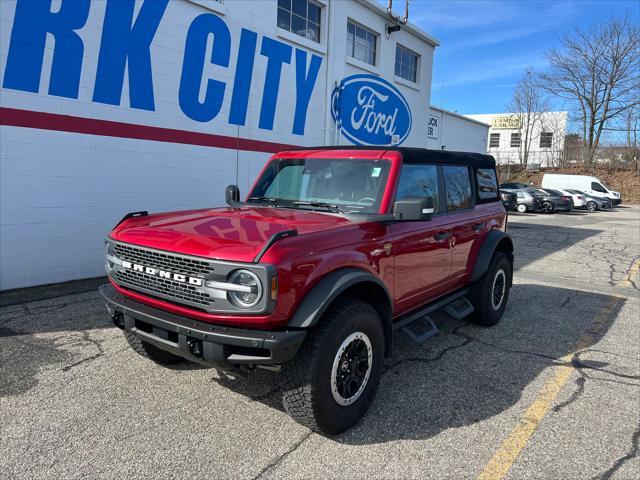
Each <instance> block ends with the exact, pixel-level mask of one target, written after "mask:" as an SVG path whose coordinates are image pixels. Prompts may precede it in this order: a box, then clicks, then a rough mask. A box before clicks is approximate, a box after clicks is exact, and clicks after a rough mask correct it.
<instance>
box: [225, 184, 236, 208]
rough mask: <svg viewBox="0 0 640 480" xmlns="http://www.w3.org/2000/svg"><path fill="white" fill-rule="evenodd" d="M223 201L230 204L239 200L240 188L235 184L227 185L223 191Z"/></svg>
mask: <svg viewBox="0 0 640 480" xmlns="http://www.w3.org/2000/svg"><path fill="white" fill-rule="evenodd" d="M224 201H225V202H226V203H227V205H230V206H233V205H234V204H236V203H238V202H240V189H239V188H238V186H237V185H228V186H227V188H226V189H225V191H224Z"/></svg>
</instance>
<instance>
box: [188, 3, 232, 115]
mask: <svg viewBox="0 0 640 480" xmlns="http://www.w3.org/2000/svg"><path fill="white" fill-rule="evenodd" d="M210 34H213V47H212V49H211V58H210V59H205V58H204V55H205V50H206V49H207V38H208V37H209V35H210ZM230 53H231V33H229V29H228V28H227V25H226V24H225V23H224V22H223V21H222V20H221V19H220V17H218V16H216V15H212V14H208V13H205V14H204V15H200V16H199V17H197V18H196V19H195V20H194V21H193V23H192V24H191V26H190V27H189V32H188V33H187V41H186V42H185V44H184V62H183V63H182V76H181V77H180V93H179V99H180V108H182V111H183V112H184V113H185V115H187V116H188V117H189V118H191V119H193V120H196V121H198V122H208V121H209V120H212V119H213V118H215V117H216V115H218V113H220V109H221V108H222V101H223V100H224V89H225V83H224V82H221V81H220V80H213V79H211V78H210V79H208V80H207V86H206V88H205V94H204V100H203V101H202V102H201V101H200V100H199V99H198V96H199V94H200V83H201V81H202V74H203V71H204V62H205V60H206V61H210V62H211V63H212V64H214V65H219V66H221V67H228V66H229V55H230Z"/></svg>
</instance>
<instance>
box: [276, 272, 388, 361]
mask: <svg viewBox="0 0 640 480" xmlns="http://www.w3.org/2000/svg"><path fill="white" fill-rule="evenodd" d="M364 283H369V284H374V285H376V286H377V287H380V288H381V289H382V291H384V293H385V296H386V298H383V299H378V300H383V301H384V300H386V302H387V304H386V306H387V308H386V310H387V311H388V315H380V317H381V319H382V326H383V328H384V334H385V350H386V352H387V353H388V352H390V351H391V338H392V332H393V329H392V324H391V311H392V308H393V307H392V305H393V304H392V300H391V298H392V297H391V294H390V293H389V289H388V288H387V286H386V285H385V284H384V282H383V281H382V280H380V279H379V278H377V277H376V276H374V275H372V274H371V273H369V272H367V271H365V270H360V269H358V268H341V269H339V270H335V271H333V272H331V273H329V274H327V275H326V276H325V277H323V278H322V279H321V280H320V281H319V282H318V283H317V284H316V285H315V286H314V287H313V288H312V289H311V291H310V292H309V293H307V295H306V296H305V297H304V299H303V300H302V302H300V305H298V308H297V309H296V311H295V313H294V314H293V316H292V317H291V320H289V322H288V323H287V327H288V328H310V327H313V326H314V325H316V324H317V323H318V322H319V321H320V319H321V318H322V315H323V314H324V313H325V311H326V310H327V308H329V306H330V305H331V304H332V303H333V302H334V301H335V300H336V299H337V298H338V297H339V296H340V295H341V294H342V293H344V292H345V291H346V290H347V289H349V288H351V287H354V286H356V285H357V284H364Z"/></svg>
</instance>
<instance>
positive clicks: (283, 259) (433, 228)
mask: <svg viewBox="0 0 640 480" xmlns="http://www.w3.org/2000/svg"><path fill="white" fill-rule="evenodd" d="M474 184H475V185H478V186H479V187H480V188H474ZM225 197H226V202H227V203H228V205H229V206H228V207H225V208H213V209H212V208H206V209H202V210H190V211H183V212H169V213H159V214H153V215H149V214H148V213H147V212H133V213H131V214H128V215H126V216H125V217H124V218H123V219H122V221H121V222H120V223H119V224H118V225H117V226H116V227H115V228H114V229H113V230H112V231H111V232H110V233H109V235H108V237H107V240H106V245H105V268H106V272H107V275H108V278H109V284H108V285H105V286H103V287H101V290H100V291H101V294H102V296H103V297H104V299H105V300H106V304H107V309H108V312H109V315H110V317H111V320H112V321H113V323H114V324H115V325H116V326H117V327H118V328H120V329H122V330H123V333H124V336H125V339H126V340H127V342H128V343H129V345H130V346H131V348H132V349H133V350H134V351H135V352H137V353H138V354H140V355H142V356H143V357H146V358H147V359H150V360H152V361H154V362H156V363H159V364H161V365H168V364H172V363H177V362H180V361H182V360H183V359H185V358H186V359H189V360H192V361H195V362H198V363H201V364H204V365H207V366H213V367H216V368H219V369H223V370H228V371H231V372H233V373H234V374H235V375H236V376H246V375H248V373H249V372H250V371H252V370H254V369H255V368H256V367H264V368H268V369H270V370H281V375H282V379H283V381H282V402H283V404H284V408H285V410H286V411H287V412H288V413H289V414H290V415H291V416H292V417H293V418H294V419H296V420H297V421H298V422H300V423H302V424H304V425H306V426H308V427H309V428H311V429H313V430H315V431H319V432H323V433H327V434H335V433H339V432H342V431H343V430H345V429H347V428H349V427H351V426H352V425H354V424H355V423H356V422H357V421H358V420H359V419H360V418H361V417H362V416H363V415H364V414H365V412H366V411H367V409H368V407H369V405H370V404H371V402H372V400H373V398H374V396H375V393H376V390H377V388H378V383H379V382H380V378H381V376H382V372H383V361H384V357H385V356H387V355H390V354H391V352H392V340H393V331H394V330H396V329H398V328H409V327H408V326H409V325H411V324H412V322H414V321H416V320H423V319H424V318H425V316H426V315H427V314H428V313H430V312H432V311H435V310H438V309H441V308H443V307H444V306H447V311H448V312H449V313H450V314H451V315H453V316H454V317H456V318H459V319H462V318H468V319H469V320H470V321H473V322H476V323H478V324H481V325H494V324H496V323H497V322H498V321H499V320H500V318H501V317H502V314H503V312H504V310H505V307H506V304H507V300H508V296H509V289H510V287H511V282H512V271H513V243H512V241H511V238H510V237H509V235H508V234H507V233H506V213H505V210H504V207H503V206H502V203H501V202H500V196H499V194H498V185H497V181H496V173H495V160H494V159H493V157H491V156H489V155H481V154H475V153H469V154H466V153H460V152H444V151H440V150H425V149H418V148H387V147H380V148H357V147H347V148H330V147H318V148H316V149H301V150H292V151H286V152H282V153H278V154H275V155H274V156H272V157H271V159H270V160H269V162H268V163H267V165H266V167H265V168H264V170H263V172H262V173H261V175H260V177H259V178H258V180H257V181H256V183H255V185H254V186H253V189H252V190H251V192H250V193H249V194H248V195H247V197H246V199H245V201H244V202H241V201H240V194H239V190H238V187H237V186H235V185H230V186H229V187H227V190H226V192H225ZM443 214H445V215H443ZM320 247H321V248H320ZM418 332H419V329H418ZM407 333H408V332H407ZM423 333H424V332H423ZM423 333H416V334H414V339H416V340H418V341H421V340H423V339H424V335H423ZM140 374H141V375H143V373H142V372H141V373H140ZM435 394H436V393H434V395H435Z"/></svg>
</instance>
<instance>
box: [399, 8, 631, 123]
mask: <svg viewBox="0 0 640 480" xmlns="http://www.w3.org/2000/svg"><path fill="white" fill-rule="evenodd" d="M403 8H404V1H403V0H395V1H394V10H395V11H397V12H400V11H402V9H403ZM625 12H628V13H629V14H630V15H631V16H632V17H633V18H634V19H635V20H636V21H639V18H640V0H601V1H600V0H593V1H592V0H547V1H538V0H535V1H534V0H493V1H484V0H413V1H412V2H411V4H410V7H409V20H410V21H411V22H412V23H414V24H416V25H418V26H419V27H420V28H422V29H423V30H425V31H426V32H427V33H429V34H431V35H432V36H434V37H436V38H437V39H438V40H439V41H440V44H441V46H440V47H438V48H436V53H435V59H434V66H433V68H434V73H433V84H432V88H431V104H432V105H436V106H440V107H444V108H446V109H449V110H453V111H458V112H459V113H467V114H469V113H494V112H503V111H505V109H506V107H507V105H508V103H509V101H510V99H511V95H512V93H513V87H514V85H515V83H516V82H517V81H518V79H519V78H520V77H521V75H522V73H523V71H524V69H525V68H527V67H529V68H533V69H544V68H545V66H546V64H547V62H546V60H545V58H544V54H545V52H546V51H548V50H549V49H550V48H553V47H556V46H559V45H560V40H561V38H562V36H563V35H565V34H567V33H570V32H571V31H572V30H573V29H574V28H575V27H576V26H578V27H581V28H588V27H589V25H591V24H592V23H593V22H594V21H595V20H596V19H601V18H609V17H611V16H612V15H624V14H625Z"/></svg>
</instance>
